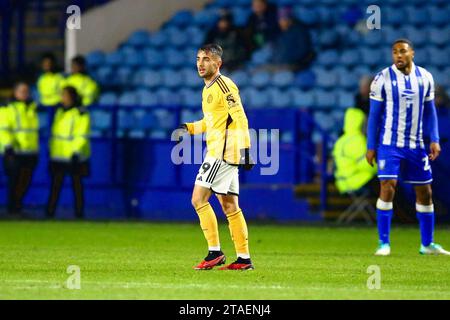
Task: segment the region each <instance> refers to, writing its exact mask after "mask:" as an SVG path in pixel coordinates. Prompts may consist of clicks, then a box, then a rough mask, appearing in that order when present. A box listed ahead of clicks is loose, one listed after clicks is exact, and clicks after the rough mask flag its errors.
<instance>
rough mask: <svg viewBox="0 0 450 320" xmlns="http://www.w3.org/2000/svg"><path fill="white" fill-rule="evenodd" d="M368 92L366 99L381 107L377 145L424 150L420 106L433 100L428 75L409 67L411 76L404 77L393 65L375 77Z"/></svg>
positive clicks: (421, 69) (424, 70) (432, 83)
mask: <svg viewBox="0 0 450 320" xmlns="http://www.w3.org/2000/svg"><path fill="white" fill-rule="evenodd" d="M370 91H371V92H370V99H373V100H376V101H380V102H383V106H384V108H383V110H384V111H383V117H382V126H381V132H380V136H379V139H380V141H379V143H380V144H383V145H387V146H395V147H399V148H405V147H406V148H409V149H416V148H421V149H424V148H425V145H424V142H423V114H424V104H425V102H426V101H431V100H433V99H434V81H433V76H432V75H431V73H429V72H428V71H427V70H426V69H424V68H422V67H419V66H416V65H415V64H414V63H413V64H412V68H411V73H410V74H409V75H405V74H403V73H402V72H401V71H400V70H398V69H397V67H396V66H395V64H393V65H392V66H390V67H388V68H385V69H383V70H382V71H381V72H379V73H378V74H377V75H376V77H375V79H374V80H373V82H372V84H371V87H370Z"/></svg>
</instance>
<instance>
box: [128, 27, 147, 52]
mask: <svg viewBox="0 0 450 320" xmlns="http://www.w3.org/2000/svg"><path fill="white" fill-rule="evenodd" d="M149 39H150V33H149V32H148V31H147V30H137V31H135V32H133V33H132V34H131V35H130V37H129V38H128V40H127V43H128V44H129V45H131V46H134V47H136V48H142V47H145V46H146V45H147V44H148V43H149Z"/></svg>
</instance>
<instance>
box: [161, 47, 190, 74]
mask: <svg viewBox="0 0 450 320" xmlns="http://www.w3.org/2000/svg"><path fill="white" fill-rule="evenodd" d="M163 54H164V56H165V57H166V59H167V66H168V67H170V68H173V69H177V68H181V67H182V66H183V65H184V64H185V63H186V59H185V57H184V54H183V53H182V52H180V51H179V50H175V49H171V48H170V49H167V50H165V51H164V53H163Z"/></svg>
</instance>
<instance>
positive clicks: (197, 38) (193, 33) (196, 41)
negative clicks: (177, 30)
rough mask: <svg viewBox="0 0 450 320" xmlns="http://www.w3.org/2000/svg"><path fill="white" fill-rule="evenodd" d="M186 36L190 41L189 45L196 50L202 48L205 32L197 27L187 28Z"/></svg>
mask: <svg viewBox="0 0 450 320" xmlns="http://www.w3.org/2000/svg"><path fill="white" fill-rule="evenodd" d="M184 34H186V36H187V37H188V39H189V45H191V46H193V47H195V48H197V47H200V46H201V45H202V44H203V41H204V40H205V31H203V30H202V29H200V28H197V27H195V26H190V27H188V28H186V29H185V30H184Z"/></svg>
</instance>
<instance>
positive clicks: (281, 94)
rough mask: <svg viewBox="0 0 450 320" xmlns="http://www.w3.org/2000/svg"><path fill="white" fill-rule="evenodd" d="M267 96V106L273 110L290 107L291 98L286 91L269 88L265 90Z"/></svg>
mask: <svg viewBox="0 0 450 320" xmlns="http://www.w3.org/2000/svg"><path fill="white" fill-rule="evenodd" d="M267 93H268V95H269V106H270V107H274V108H286V107H291V106H292V100H291V98H292V97H291V96H290V95H289V94H287V91H286V90H280V89H277V88H271V89H269V90H267Z"/></svg>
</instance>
